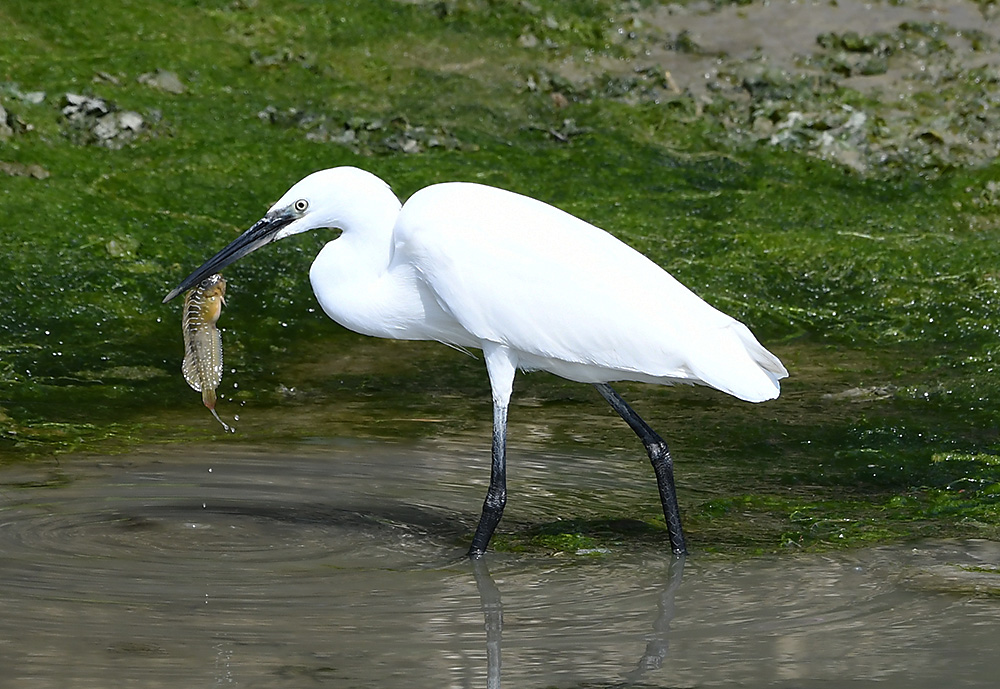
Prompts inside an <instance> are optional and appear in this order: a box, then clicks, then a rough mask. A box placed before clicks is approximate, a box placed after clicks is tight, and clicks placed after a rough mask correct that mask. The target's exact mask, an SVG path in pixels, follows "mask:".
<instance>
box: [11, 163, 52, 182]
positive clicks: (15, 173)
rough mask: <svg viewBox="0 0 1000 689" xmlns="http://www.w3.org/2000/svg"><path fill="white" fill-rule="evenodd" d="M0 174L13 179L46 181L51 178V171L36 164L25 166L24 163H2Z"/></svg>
mask: <svg viewBox="0 0 1000 689" xmlns="http://www.w3.org/2000/svg"><path fill="white" fill-rule="evenodd" d="M0 172H3V173H5V174H7V175H10V176H11V177H34V178H35V179H46V178H48V176H49V171H48V170H46V169H45V168H43V167H42V166H41V165H38V164H36V163H30V164H28V165H25V164H24V163H7V162H3V161H0Z"/></svg>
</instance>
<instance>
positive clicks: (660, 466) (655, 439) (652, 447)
mask: <svg viewBox="0 0 1000 689" xmlns="http://www.w3.org/2000/svg"><path fill="white" fill-rule="evenodd" d="M594 387H595V388H597V391H598V392H599V393H601V397H603V398H604V399H606V400H607V401H608V404H610V405H611V408H612V409H614V410H615V411H616V412H618V415H619V416H621V417H622V418H623V419H624V420H625V423H627V424H628V425H629V427H630V428H631V429H632V430H633V431H634V432H635V434H636V435H637V436H639V440H641V441H642V444H643V445H644V446H645V447H646V454H648V455H649V461H650V463H652V465H653V472H654V473H655V474H656V486H657V488H659V490H660V503H661V504H662V505H663V518H664V519H665V520H666V522H667V533H668V534H669V535H670V547H671V548H672V549H673V551H674V552H675V553H677V554H678V555H683V554H685V553H687V547H686V546H685V544H684V530H683V528H682V527H681V509H680V507H679V506H678V504H677V489H676V488H675V487H674V460H673V459H672V458H671V457H670V449H669V448H668V447H667V443H666V442H664V440H663V438H661V437H660V436H659V434H658V433H657V432H656V431H654V430H653V429H652V428H650V427H649V424H647V423H646V422H645V421H643V420H642V417H640V416H639V415H638V414H636V413H635V410H634V409H632V407H630V406H629V405H628V402H626V401H625V400H624V399H622V396H621V395H619V394H618V393H617V392H615V391H614V389H612V387H611V386H610V385H608V384H607V383H595V384H594Z"/></svg>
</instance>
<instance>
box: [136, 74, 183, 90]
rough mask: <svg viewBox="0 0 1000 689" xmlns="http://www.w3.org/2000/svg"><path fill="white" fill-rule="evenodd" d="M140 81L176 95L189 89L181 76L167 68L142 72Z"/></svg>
mask: <svg viewBox="0 0 1000 689" xmlns="http://www.w3.org/2000/svg"><path fill="white" fill-rule="evenodd" d="M139 83H140V84H145V85H146V86H150V87H152V88H155V89H160V90H161V91H166V92H167V93H173V94H176V95H180V94H182V93H184V92H185V91H187V87H186V86H184V84H183V83H182V82H181V79H180V77H178V76H177V75H176V74H174V73H173V72H170V71H167V70H165V69H158V70H156V71H155V72H148V73H146V74H140V75H139Z"/></svg>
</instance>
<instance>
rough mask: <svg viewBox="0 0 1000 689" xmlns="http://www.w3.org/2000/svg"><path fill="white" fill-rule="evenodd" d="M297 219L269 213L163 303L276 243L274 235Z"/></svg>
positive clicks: (184, 282) (177, 288) (284, 214)
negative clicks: (249, 255) (253, 252)
mask: <svg viewBox="0 0 1000 689" xmlns="http://www.w3.org/2000/svg"><path fill="white" fill-rule="evenodd" d="M295 218H296V216H295V215H294V214H293V213H291V212H290V210H287V209H286V210H280V211H276V212H274V213H268V214H267V215H265V216H264V217H263V218H261V219H260V220H258V221H257V222H256V223H254V225H253V227H251V228H250V229H249V230H247V231H246V232H244V233H243V234H241V235H240V236H239V237H237V238H236V239H234V240H233V241H231V242H230V243H229V246H227V247H226V248H225V249H223V250H222V251H220V252H219V253H217V254H216V255H215V256H212V258H210V259H208V260H207V261H205V263H204V264H202V266H201V267H200V268H198V269H197V270H196V271H194V272H193V273H191V274H190V275H188V276H187V277H186V278H184V280H182V281H181V284H179V285H177V287H175V288H174V289H173V290H171V292H170V294H168V295H167V296H166V297H164V298H163V303H164V304H166V303H167V302H168V301H170V300H171V299H173V298H174V297H176V296H177V295H178V294H180V293H181V292H183V291H185V290H188V289H191V288H192V287H193V286H195V285H197V284H198V283H199V282H201V281H202V280H204V279H205V278H207V277H208V276H209V275H214V274H215V273H218V272H219V271H220V270H222V269H223V268H225V267H226V266H228V265H229V264H230V263H235V262H236V261H238V260H239V259H241V258H243V257H244V256H246V255H247V254H249V253H250V252H252V251H256V250H257V249H259V248H260V247H262V246H264V245H266V244H270V243H271V242H273V241H274V235H276V234H277V233H278V231H279V230H281V229H282V228H283V227H285V226H286V225H288V224H290V223H291V222H292V221H293V220H295Z"/></svg>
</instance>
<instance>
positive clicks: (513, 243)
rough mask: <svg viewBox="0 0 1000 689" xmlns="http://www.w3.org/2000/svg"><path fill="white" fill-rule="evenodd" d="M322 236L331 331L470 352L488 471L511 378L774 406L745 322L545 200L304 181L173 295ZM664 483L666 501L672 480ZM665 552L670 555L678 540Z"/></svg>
mask: <svg viewBox="0 0 1000 689" xmlns="http://www.w3.org/2000/svg"><path fill="white" fill-rule="evenodd" d="M322 227H330V228H339V229H341V230H342V234H341V236H340V237H338V238H337V239H335V240H333V241H331V242H329V243H328V244H327V245H326V246H325V247H324V248H323V249H322V251H320V253H319V255H318V256H317V257H316V260H315V261H314V263H313V265H312V268H311V270H310V273H309V275H310V279H311V281H312V287H313V291H314V292H315V294H316V297H317V298H318V300H319V302H320V304H321V305H322V307H323V310H324V311H325V312H326V313H327V314H328V315H329V316H330V317H331V318H332V319H333V320H335V321H337V322H338V323H340V324H341V325H343V326H344V327H346V328H349V329H351V330H354V331H357V332H360V333H364V334H367V335H373V336H376V337H388V338H395V339H411V340H438V341H441V342H444V343H447V344H450V345H453V346H457V347H463V348H477V349H481V350H482V351H483V353H484V356H485V359H486V364H487V368H488V371H489V375H490V381H491V384H492V387H493V398H494V407H495V415H494V422H495V432H494V438H495V442H494V472H496V469H497V467H496V464H497V461H498V457H497V451H498V450H497V447H496V434H497V432H499V431H501V430H502V431H503V433H505V430H506V409H507V405H508V402H509V399H510V394H511V389H512V383H513V378H514V373H515V371H516V370H517V369H522V370H544V371H549V372H551V373H554V374H556V375H559V376H562V377H564V378H568V379H570V380H575V381H580V382H584V383H593V384H597V385H598V387H599V389H601V390H602V394H605V396H606V397H607V396H608V392H607V391H609V390H610V388H607V387H606V386H602V385H601V384H604V383H607V382H610V381H616V380H635V381H642V382H648V383H660V384H672V383H697V384H702V385H708V386H710V387H713V388H716V389H718V390H721V391H723V392H726V393H728V394H730V395H734V396H736V397H738V398H740V399H743V400H747V401H751V402H760V401H763V400H768V399H773V398H775V397H777V396H778V393H779V391H780V387H779V383H778V381H779V380H780V379H781V378H784V377H785V376H787V375H788V374H787V371H786V370H785V368H784V366H782V364H781V362H780V361H779V360H778V359H777V357H775V356H774V355H773V354H771V353H770V352H769V351H767V350H766V349H765V348H764V347H763V346H761V344H760V343H759V342H758V341H757V340H756V338H755V337H754V336H753V334H752V333H751V332H750V330H749V329H748V328H747V327H746V326H745V325H743V324H742V323H740V322H739V321H737V320H735V319H733V318H731V317H730V316H727V315H726V314H724V313H722V312H721V311H718V310H717V309H715V308H714V307H712V306H710V305H708V304H707V303H706V302H704V301H703V300H702V299H701V298H699V297H698V296H697V295H695V294H694V293H693V292H691V291H690V290H689V289H688V288H686V287H685V286H684V285H682V284H681V283H680V282H678V281H677V280H676V279H674V278H673V277H672V276H671V275H670V274H668V273H667V272H666V271H664V270H663V269H662V268H660V267H659V266H657V265H656V264H655V263H653V262H652V261H651V260H649V259H648V258H646V257H645V256H643V255H642V254H640V253H639V252H637V251H635V250H634V249H632V248H631V247H629V246H628V245H626V244H625V243H623V242H621V241H619V240H618V239H616V238H615V237H613V236H612V235H610V234H608V233H607V232H605V231H604V230H601V229H599V228H597V227H595V226H593V225H591V224H589V223H587V222H585V221H583V220H581V219H579V218H577V217H575V216H573V215H570V214H569V213H566V212H564V211H562V210H559V209H557V208H554V207H553V206H550V205H548V204H546V203H543V202H541V201H538V200H535V199H532V198H529V197H526V196H522V195H520V194H515V193H512V192H509V191H504V190H501V189H496V188H493V187H488V186H484V185H480V184H471V183H462V182H454V183H445V184H436V185H433V186H430V187H427V188H425V189H422V190H420V191H418V192H417V193H415V194H414V195H413V196H412V197H411V198H410V199H409V200H408V201H407V202H406V203H405V205H403V206H400V203H399V200H398V199H397V198H396V196H395V195H394V194H393V193H392V191H391V190H390V189H389V187H388V186H387V185H386V184H385V183H384V182H383V181H382V180H380V179H379V178H378V177H376V176H374V175H372V174H370V173H368V172H365V171H362V170H359V169H356V168H350V167H341V168H334V169H331V170H323V171H320V172H316V173H313V174H311V175H309V176H308V177H306V178H304V179H303V180H302V181H300V182H299V183H297V184H296V185H294V186H293V187H292V188H291V189H289V190H288V192H286V193H285V195H284V196H282V198H281V199H280V200H279V201H278V202H277V203H275V204H274V206H273V207H272V208H271V210H270V211H269V212H268V214H267V216H265V218H264V219H262V220H261V221H260V222H258V223H257V224H256V225H254V226H253V227H252V228H250V229H249V230H247V232H245V233H244V234H243V235H242V236H241V237H240V238H239V239H237V240H235V241H234V242H233V243H232V244H230V246H228V247H226V248H225V249H223V250H222V251H221V252H219V254H218V255H217V256H216V257H214V258H213V259H210V260H209V261H208V262H207V263H206V264H205V265H204V266H203V267H202V268H201V269H199V270H198V271H195V273H193V274H192V275H191V276H190V277H189V278H188V281H186V282H185V283H182V285H181V286H180V287H178V289H177V290H175V291H174V294H176V293H177V292H179V291H181V290H182V289H183V288H184V286H185V284H188V283H189V282H192V281H194V280H195V279H196V278H197V277H198V276H200V275H203V274H209V273H211V272H216V271H218V270H219V269H221V267H222V266H224V265H227V264H228V263H231V262H232V261H234V260H236V259H237V258H239V257H240V256H242V255H245V254H246V253H249V252H250V251H252V250H254V249H256V248H257V247H259V246H262V245H264V244H266V243H268V242H270V241H272V240H275V239H282V238H284V237H288V236H291V235H294V234H298V233H300V232H305V231H308V230H312V229H316V228H322ZM170 296H173V295H170ZM170 296H168V299H169V298H170ZM610 394H611V395H615V397H617V393H614V392H613V391H610ZM608 399H609V401H611V402H612V404H613V406H615V402H614V401H613V400H612V399H611V398H610V397H608ZM617 399H619V400H620V398H617ZM622 404H624V401H622ZM625 406H626V408H627V405H625ZM616 409H619V413H622V414H623V417H625V418H626V421H629V423H630V424H632V425H633V428H634V429H636V428H637V427H636V426H635V425H634V424H633V421H632V420H630V418H629V417H628V416H627V415H626V413H625V412H623V411H622V410H621V409H620V408H619V407H618V406H616ZM628 411H629V412H631V409H628ZM631 413H632V414H634V412H631ZM635 418H636V419H638V415H636V416H635ZM638 421H639V423H640V424H642V421H641V419H639V420H638ZM642 425H643V426H644V424H642ZM501 426H502V428H499V427H501ZM647 428H648V427H647ZM639 432H640V431H639V430H637V433H639ZM650 432H652V431H651V430H650ZM640 435H641V433H640ZM654 435H655V434H654ZM657 439H658V436H657ZM643 442H644V443H646V446H647V450H649V451H650V456H651V458H653V452H652V450H651V448H650V444H649V443H648V442H647V441H646V439H644V441H643ZM659 442H661V443H662V440H660V441H659ZM663 450H664V451H665V450H666V446H665V444H663ZM500 453H501V455H502V454H503V448H500ZM499 460H500V463H501V465H502V464H503V457H502V456H501V457H500V458H499ZM668 461H669V456H668ZM655 464H656V461H655V460H654V466H655ZM501 468H502V467H501ZM658 478H659V472H658ZM670 483H671V486H670V490H671V491H672V488H673V486H672V473H671V478H670ZM491 488H492V486H491ZM662 493H663V486H662V484H661V495H662ZM487 502H489V498H488V500H487ZM500 509H501V510H502V505H501V507H500ZM664 510H665V512H666V510H667V504H666V502H664ZM483 518H484V519H486V509H485V508H484V515H483ZM496 519H497V520H499V517H498V516H497V518H496ZM669 522H670V517H669V515H668V526H669ZM494 526H495V524H494ZM483 528H484V527H483V524H482V523H481V524H480V531H481V530H483ZM677 528H678V530H679V528H680V521H679V516H678V518H677ZM487 530H488V533H487V534H486V541H488V540H489V535H490V534H492V529H491V528H488V527H487ZM479 536H480V533H479V531H477V537H479ZM480 540H481V539H480ZM674 547H675V550H678V549H680V550H682V549H683V540H682V539H681V547H680V548H678V547H677V542H676V541H675V542H674ZM482 549H485V543H482V548H481V549H480V550H479V552H481V550H482ZM473 554H476V545H475V543H474V546H473Z"/></svg>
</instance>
